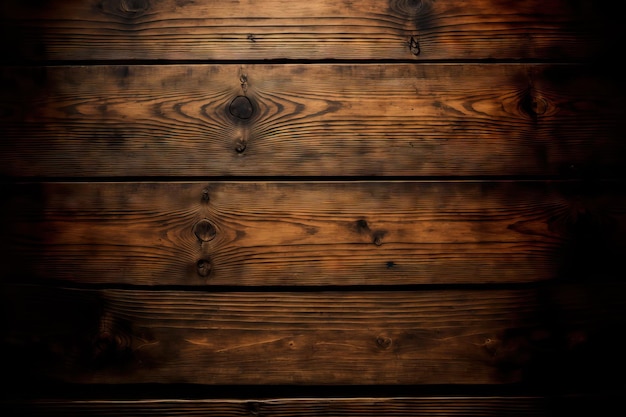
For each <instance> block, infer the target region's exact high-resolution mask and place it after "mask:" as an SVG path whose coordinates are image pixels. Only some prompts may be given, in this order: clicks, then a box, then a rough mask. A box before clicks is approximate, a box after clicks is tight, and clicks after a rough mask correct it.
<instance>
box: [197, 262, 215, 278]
mask: <svg viewBox="0 0 626 417" xmlns="http://www.w3.org/2000/svg"><path fill="white" fill-rule="evenodd" d="M211 269H213V267H212V265H211V261H209V260H208V259H200V260H199V261H198V262H196V271H197V272H198V275H200V276H201V277H208V276H209V274H211Z"/></svg>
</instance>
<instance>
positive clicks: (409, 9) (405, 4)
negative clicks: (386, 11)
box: [389, 0, 424, 17]
mask: <svg viewBox="0 0 626 417" xmlns="http://www.w3.org/2000/svg"><path fill="white" fill-rule="evenodd" d="M389 7H390V8H391V9H393V10H397V12H398V13H399V14H400V15H402V16H409V17H415V16H417V14H418V13H420V12H421V10H422V9H423V8H424V0H389Z"/></svg>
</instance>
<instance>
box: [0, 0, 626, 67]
mask: <svg viewBox="0 0 626 417" xmlns="http://www.w3.org/2000/svg"><path fill="white" fill-rule="evenodd" d="M596 3H597V2H593V1H590V0H584V1H577V2H571V1H567V0H549V1H545V0H544V1H541V0H527V1H524V2H523V3H520V2H518V1H502V0H473V1H464V2H458V1H434V0H417V1H415V0H412V1H407V0H390V1H378V0H362V1H359V2H352V1H350V0H340V1H337V0H310V1H307V2H289V1H287V2H286V1H281V0H245V1H236V2H233V1H223V2H217V3H216V2H214V1H209V0H204V1H200V0H198V1H186V0H183V1H181V0H160V1H151V0H88V1H63V0H55V1H46V2H23V1H19V0H8V1H3V4H2V8H1V9H0V18H2V21H1V23H2V25H1V26H2V28H3V29H4V30H3V32H4V36H5V38H9V37H10V39H11V40H12V42H9V43H5V46H4V48H3V49H4V51H2V52H3V58H4V59H9V60H10V59H36V60H41V59H48V60H93V59H96V60H109V59H116V60H120V59H121V60H125V59H174V60H181V59H183V60H186V59H198V60H254V59H281V58H288V59H328V58H332V59H405V60H406V59H414V60H417V59H420V60H422V59H446V60H449V59H494V58H495V59H557V60H558V59H580V58H588V57H589V56H590V55H593V56H595V55H598V54H599V53H600V52H602V51H606V50H608V49H609V48H608V46H607V43H608V41H610V40H611V38H612V40H613V41H619V38H615V34H616V33H620V32H619V31H617V28H620V27H621V26H620V22H619V21H618V20H617V17H616V15H617V16H619V12H618V10H619V9H615V7H616V6H610V5H606V4H602V5H598V4H596ZM611 23H615V24H614V25H613V26H610V24H611ZM608 27H610V29H611V30H609V29H607V28H608Z"/></svg>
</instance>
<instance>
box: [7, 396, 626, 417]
mask: <svg viewBox="0 0 626 417" xmlns="http://www.w3.org/2000/svg"><path fill="white" fill-rule="evenodd" d="M5 409H7V410H10V411H12V412H15V413H18V414H20V415H28V416H30V417H37V416H41V417H45V416H63V417H69V416H85V415H89V416H94V417H97V416H103V417H104V416H120V415H123V416H206V415H219V416H233V417H234V416H246V417H247V416H250V415H271V416H277V417H283V416H284V417H287V416H302V417H307V416H308V417H313V416H328V415H341V416H356V417H370V416H371V417H374V416H376V417H378V416H381V415H384V416H390V417H396V416H397V417H401V416H406V417H408V416H412V417H430V416H432V415H433V414H436V415H437V416H440V417H453V416H454V417H457V416H459V417H460V416H467V415H468V414H469V413H471V415H472V416H477V417H499V416H502V415H507V416H529V417H554V416H561V415H563V416H564V415H568V414H569V415H571V413H580V412H585V413H589V414H593V413H598V412H602V413H603V414H613V413H615V412H616V410H619V409H623V405H622V403H621V402H620V401H619V398H618V397H617V396H616V395H572V396H557V397H552V398H549V399H548V398H545V397H539V396H492V397H481V396H447V397H445V396H441V397H408V398H407V397H400V398H385V397H379V398H362V397H359V398H336V397H329V398H315V397H313V398H271V399H265V398H263V399H250V400H237V399H221V400H220V399H211V400H189V399H157V400H134V401H133V400H63V401H61V400H49V399H48V400H37V401H31V402H18V401H9V402H7V404H6V405H5Z"/></svg>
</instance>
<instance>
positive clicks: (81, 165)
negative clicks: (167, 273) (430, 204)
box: [0, 64, 626, 178]
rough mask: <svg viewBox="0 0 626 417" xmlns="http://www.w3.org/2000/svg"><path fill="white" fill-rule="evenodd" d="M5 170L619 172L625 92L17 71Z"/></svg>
mask: <svg viewBox="0 0 626 417" xmlns="http://www.w3.org/2000/svg"><path fill="white" fill-rule="evenodd" d="M1 74H2V75H1V76H0V79H1V80H2V91H0V109H1V110H2V111H1V113H0V117H1V119H2V123H1V124H0V133H1V136H2V137H3V140H2V141H1V142H0V174H2V175H8V176H41V177H99V176H108V177H118V176H135V177H144V178H145V177H151V176H187V177H189V176H201V177H206V176H231V175H237V176H241V175H243V176H255V177H260V176H294V175H295V176H298V175H300V176H344V175H345V176H389V175H391V176H405V175H411V176H488V175H497V176H507V175H533V176H540V175H567V176H571V175H595V176H601V175H608V176H614V175H623V174H624V173H625V172H626V166H625V165H624V163H623V161H624V160H625V159H626V142H625V141H624V140H623V138H624V134H625V133H626V110H625V108H624V105H623V103H624V101H625V100H626V90H624V89H623V88H621V86H623V81H619V79H616V78H615V77H614V75H615V74H609V73H607V72H606V71H602V70H598V69H597V68H596V69H593V68H590V67H587V66H580V65H551V64H548V65H530V64H528V65H526V64H502V65H488V64H482V65H479V64H468V65H462V66H460V65H447V64H433V65H430V64H428V65H426V64H425V65H389V64H387V65H366V64H363V65H304V64H302V65H301V64H293V65H246V66H241V65H173V66H158V65H157V66H68V67H43V68H41V67H27V68H20V67H5V68H3V69H2V70H1Z"/></svg>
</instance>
